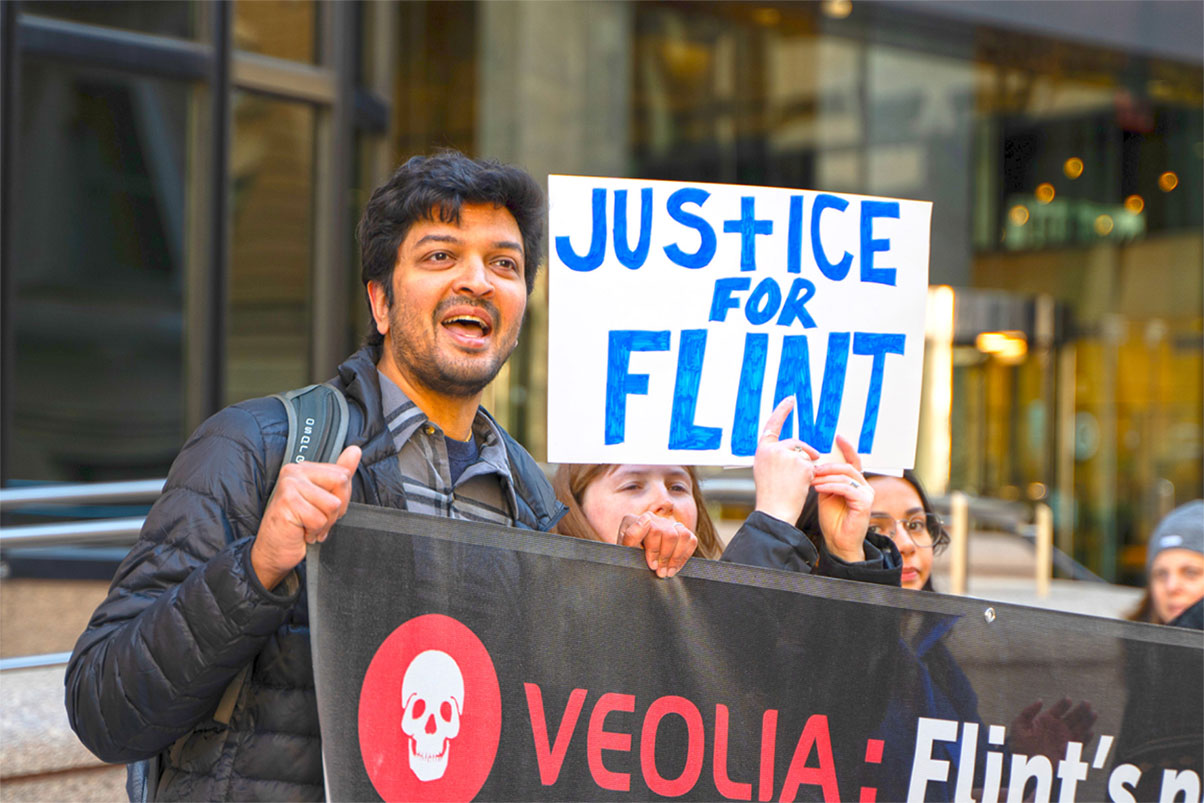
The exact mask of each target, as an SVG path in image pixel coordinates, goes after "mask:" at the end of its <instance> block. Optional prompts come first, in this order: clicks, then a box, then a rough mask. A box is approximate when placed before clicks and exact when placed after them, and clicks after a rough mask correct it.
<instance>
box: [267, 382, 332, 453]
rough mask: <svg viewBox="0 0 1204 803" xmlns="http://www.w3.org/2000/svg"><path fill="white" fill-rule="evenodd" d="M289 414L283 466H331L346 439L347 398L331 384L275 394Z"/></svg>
mask: <svg viewBox="0 0 1204 803" xmlns="http://www.w3.org/2000/svg"><path fill="white" fill-rule="evenodd" d="M274 398H277V399H279V400H280V403H281V404H283V405H284V411H285V413H286V414H287V415H288V443H287V444H286V445H285V447H284V462H286V463H305V462H314V463H333V462H334V461H335V458H337V457H338V456H339V452H341V451H343V441H344V440H346V438H347V420H348V417H349V416H348V413H347V399H346V398H344V396H343V394H342V393H340V392H339V391H337V390H335V389H334V388H332V387H331V386H330V385H325V384H322V385H309V386H307V387H303V388H298V389H297V390H290V391H288V392H287V393H277V394H276V395H275V397H274Z"/></svg>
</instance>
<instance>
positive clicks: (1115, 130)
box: [0, 0, 1204, 581]
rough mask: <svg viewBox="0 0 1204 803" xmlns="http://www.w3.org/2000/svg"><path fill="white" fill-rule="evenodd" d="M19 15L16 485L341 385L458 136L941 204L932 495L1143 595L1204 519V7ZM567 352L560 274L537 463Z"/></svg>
mask: <svg viewBox="0 0 1204 803" xmlns="http://www.w3.org/2000/svg"><path fill="white" fill-rule="evenodd" d="M2 9H3V10H2V25H3V31H2V40H3V41H2V45H3V69H2V71H0V72H2V91H3V97H2V100H3V117H2V120H0V129H2V130H0V134H2V137H3V139H2V162H0V169H2V176H3V178H2V180H0V189H2V193H3V197H2V203H3V206H2V212H3V214H2V215H0V226H2V231H0V235H2V237H0V241H2V245H3V277H2V278H3V285H2V288H0V290H2V293H0V299H2V304H3V307H2V309H0V323H2V326H3V333H2V336H3V341H2V346H3V359H2V369H3V374H2V377H0V394H2V396H0V414H2V421H0V480H2V483H3V485H4V486H5V487H8V488H13V487H17V486H20V485H22V484H29V483H45V482H92V481H102V480H118V479H134V478H139V479H140V478H153V477H162V476H164V475H165V474H166V472H167V468H168V466H169V465H170V462H171V460H172V458H173V456H174V455H175V453H176V452H177V450H178V449H179V447H180V445H181V444H182V442H183V439H184V438H185V437H186V435H187V434H188V433H189V432H190V431H191V430H192V429H193V428H194V427H195V426H196V425H197V424H198V423H199V422H200V421H201V420H203V419H204V417H206V416H207V415H209V414H211V413H213V412H214V411H216V410H217V409H219V408H220V407H222V406H224V405H225V404H228V403H231V402H234V401H237V400H240V399H243V398H247V397H250V396H255V395H261V394H265V393H271V392H276V391H279V390H282V389H285V388H290V387H295V386H300V385H303V384H306V383H308V382H310V381H319V380H322V379H325V378H327V377H328V376H330V375H331V374H332V372H333V369H334V367H335V365H337V363H338V362H339V360H340V359H341V358H342V357H343V356H344V355H345V354H347V353H349V352H350V351H351V350H353V349H354V347H355V346H356V345H357V344H358V342H359V341H360V340H361V338H362V336H363V334H364V332H366V330H367V322H368V319H367V311H366V307H365V306H364V303H363V294H362V289H361V285H360V282H359V268H358V264H357V248H356V245H355V241H354V236H353V229H354V225H355V221H356V220H357V219H358V215H359V211H360V209H361V208H362V205H363V204H364V202H365V200H366V198H367V195H368V193H369V192H370V191H371V189H372V188H373V187H374V186H375V185H376V184H378V183H379V182H381V181H382V180H383V179H384V178H385V177H386V176H387V175H388V174H389V172H390V171H391V169H392V168H393V167H394V166H395V165H396V164H397V163H398V162H399V161H401V160H403V159H404V158H405V157H406V156H408V155H410V154H414V153H422V152H427V151H429V150H431V149H432V148H435V147H438V146H453V147H456V148H460V149H462V150H464V151H466V152H468V153H470V154H472V155H477V156H489V157H495V158H499V159H502V160H506V161H513V162H517V163H519V164H522V165H524V166H526V167H527V168H528V169H529V170H530V171H531V172H532V174H534V175H535V176H536V177H538V178H542V177H543V176H545V175H546V174H547V173H570V174H573V173H580V174H595V175H607V176H632V177H643V178H659V179H682V180H692V181H714V182H731V183H742V184H762V185H775V186H788V187H800V188H813V189H824V190H831V191H838V192H856V193H868V194H874V195H887V196H897V197H906V198H917V199H925V200H931V201H933V202H934V210H933V231H932V235H933V236H932V260H931V283H932V284H933V285H934V289H933V291H932V294H931V299H930V301H931V306H930V329H931V332H930V343H929V344H930V352H929V358H928V364H927V375H926V381H925V402H924V412H923V415H922V422H921V440H922V443H923V446H922V447H921V451H920V454H919V455H918V456H917V460H918V467H919V469H920V471H921V473H922V475H923V476H924V478H925V479H926V480H927V482H928V483H929V484H930V486H931V487H932V488H933V489H934V490H935V491H937V492H938V493H943V492H945V491H949V490H954V489H956V490H964V491H966V492H968V493H971V494H973V495H975V496H979V497H992V498H997V499H1002V500H1020V501H1029V502H1032V501H1038V500H1039V501H1044V502H1047V503H1049V504H1050V505H1051V506H1052V507H1053V509H1054V516H1055V522H1056V531H1057V537H1058V543H1059V545H1060V546H1061V547H1062V548H1063V549H1064V550H1065V551H1067V552H1069V553H1072V554H1073V555H1074V556H1075V557H1076V558H1077V559H1078V560H1080V561H1081V562H1083V563H1084V564H1086V565H1087V566H1088V567H1090V568H1091V569H1092V570H1094V571H1095V572H1097V573H1099V574H1100V575H1102V576H1103V577H1105V578H1107V579H1112V580H1122V581H1135V580H1137V579H1138V576H1139V574H1140V571H1141V568H1142V565H1143V560H1144V546H1145V542H1146V540H1147V538H1148V535H1149V532H1150V530H1151V529H1152V527H1153V525H1154V524H1155V523H1156V521H1157V520H1158V518H1159V517H1160V515H1161V514H1162V513H1163V512H1165V511H1168V510H1169V509H1170V508H1171V507H1173V506H1174V505H1175V504H1178V503H1182V502H1185V501H1187V500H1189V499H1193V498H1196V497H1200V496H1201V495H1204V476H1202V461H1204V446H1202V423H1204V422H1202V418H1204V310H1202V308H1204V267H1202V266H1204V239H1202V228H1204V200H1202V199H1204V188H1202V186H1201V184H1202V175H1204V166H1202V157H1204V130H1202V120H1201V118H1202V103H1204V79H1202V65H1204V45H1202V42H1204V32H1202V28H1204V24H1202V16H1204V11H1202V9H1204V6H1202V5H1201V4H1200V3H1199V2H1195V1H1194V0H1185V1H1182V2H1180V1H1178V0H1171V1H1164V0H1143V1H1140V2H1138V1H1136V0H1133V1H1130V0H1114V1H1113V2H1090V3H1088V2H1027V1H1026V0H1015V1H1013V2H988V1H987V0H982V1H980V2H960V1H959V0H947V1H946V2H921V1H920V0H914V1H912V2H902V1H900V2H870V0H853V1H852V2H849V0H824V2H806V3H786V2H631V3H626V2H589V1H588V0H587V1H585V2H553V1H543V2H522V1H513V2H407V3H399V4H392V3H383V2H356V1H348V2H315V0H238V1H237V2H232V3H218V2H201V1H199V0H188V1H185V0H160V1H159V2H154V3H148V2H125V1H123V0H106V1H105V2H12V1H10V2H5V3H4V4H3V6H2ZM545 351H546V283H544V282H542V281H541V285H540V286H539V287H538V288H537V290H536V294H535V296H534V302H533V304H532V308H531V312H530V323H529V329H528V332H527V334H526V335H525V336H524V338H523V339H522V341H521V344H520V350H519V351H518V352H517V353H516V355H515V357H514V358H513V359H512V360H511V361H510V363H509V365H508V366H507V368H506V369H504V373H503V375H502V376H501V378H500V380H499V381H498V382H496V383H495V385H494V387H493V388H492V389H491V391H490V394H489V397H488V398H487V400H486V401H487V405H488V406H489V407H490V408H491V409H492V410H493V411H494V412H495V413H496V414H497V416H498V417H499V419H500V420H501V421H502V422H503V424H504V425H505V426H506V427H507V428H508V429H509V430H510V431H511V432H512V433H514V434H515V435H516V436H517V437H519V439H520V440H522V441H524V442H525V443H526V444H527V445H528V447H529V448H530V449H531V451H532V452H533V453H534V454H535V455H536V456H537V457H540V458H542V456H543V454H544V452H545V424H544V421H545V396H546V385H547V382H546V365H545V361H544V354H545ZM108 512H110V513H111V512H112V511H108ZM24 520H28V519H24Z"/></svg>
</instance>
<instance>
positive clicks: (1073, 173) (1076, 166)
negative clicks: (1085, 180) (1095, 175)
mask: <svg viewBox="0 0 1204 803" xmlns="http://www.w3.org/2000/svg"><path fill="white" fill-rule="evenodd" d="M1062 172H1063V173H1065V174H1066V178H1068V179H1070V180H1071V181H1074V180H1075V179H1076V178H1078V177H1079V176H1081V175H1083V160H1082V159H1080V158H1079V157H1077V156H1071V157H1070V158H1069V159H1067V160H1066V161H1065V162H1063V163H1062Z"/></svg>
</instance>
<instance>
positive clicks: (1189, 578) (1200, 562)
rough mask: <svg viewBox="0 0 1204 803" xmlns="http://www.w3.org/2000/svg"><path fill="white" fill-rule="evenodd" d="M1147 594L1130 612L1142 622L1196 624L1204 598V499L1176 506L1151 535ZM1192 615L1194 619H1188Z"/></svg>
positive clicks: (1131, 617) (1189, 625)
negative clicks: (1195, 611) (1197, 610)
mask: <svg viewBox="0 0 1204 803" xmlns="http://www.w3.org/2000/svg"><path fill="white" fill-rule="evenodd" d="M1146 577H1147V578H1148V580H1147V583H1148V585H1147V587H1146V594H1145V597H1144V598H1143V599H1142V601H1141V603H1140V604H1139V605H1138V607H1137V609H1136V610H1134V611H1133V613H1132V614H1131V615H1130V616H1129V618H1130V619H1132V620H1134V621H1139V622H1153V623H1155V624H1173V625H1178V626H1188V627H1191V626H1193V622H1194V620H1195V619H1199V618H1200V616H1199V615H1198V612H1197V614H1196V615H1195V617H1194V619H1192V617H1191V614H1192V611H1193V610H1195V609H1200V608H1201V607H1204V606H1202V601H1204V499H1197V500H1195V501H1194V502H1188V503H1187V504H1185V505H1182V506H1180V507H1177V508H1175V509H1174V510H1172V511H1171V512H1170V514H1168V515H1167V516H1166V518H1164V519H1163V520H1162V521H1161V522H1159V523H1158V526H1157V527H1156V528H1155V529H1154V534H1153V535H1152V536H1150V544H1149V551H1148V553H1147V556H1146ZM1187 619H1191V621H1187Z"/></svg>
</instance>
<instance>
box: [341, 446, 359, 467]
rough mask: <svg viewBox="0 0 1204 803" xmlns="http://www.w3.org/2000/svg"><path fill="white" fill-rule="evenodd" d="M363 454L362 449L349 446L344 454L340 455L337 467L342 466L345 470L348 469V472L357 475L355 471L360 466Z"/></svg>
mask: <svg viewBox="0 0 1204 803" xmlns="http://www.w3.org/2000/svg"><path fill="white" fill-rule="evenodd" d="M361 454H362V453H361V452H360V447H358V446H348V447H347V448H346V449H344V450H343V453H342V454H341V455H339V459H338V460H336V461H335V465H336V466H342V467H343V468H345V469H347V470H348V471H350V472H352V473H355V469H356V468H357V467H358V466H359V464H360V455H361Z"/></svg>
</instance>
